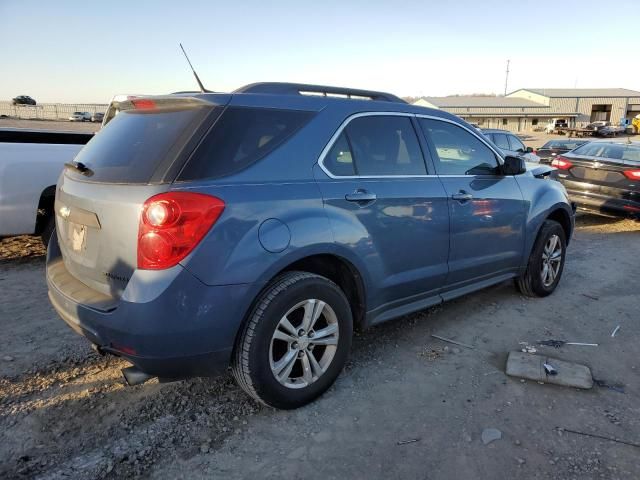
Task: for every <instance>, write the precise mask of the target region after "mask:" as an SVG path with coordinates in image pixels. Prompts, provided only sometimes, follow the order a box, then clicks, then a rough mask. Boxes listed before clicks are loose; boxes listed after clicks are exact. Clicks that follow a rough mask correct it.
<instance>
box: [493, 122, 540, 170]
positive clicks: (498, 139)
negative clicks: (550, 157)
mask: <svg viewBox="0 0 640 480" xmlns="http://www.w3.org/2000/svg"><path fill="white" fill-rule="evenodd" d="M481 132H482V134H483V135H484V136H485V137H487V138H488V139H489V140H491V141H492V142H493V143H494V144H495V145H496V146H497V147H498V148H499V149H500V150H502V151H503V152H504V154H505V155H515V156H518V155H520V156H522V157H524V158H525V159H526V160H527V162H533V163H539V162H540V157H538V156H537V155H536V153H535V152H534V151H533V148H531V147H525V146H524V143H522V141H521V140H520V139H519V138H518V137H517V136H515V135H514V134H513V133H511V132H510V131H508V130H499V129H497V128H483V129H482V130H481Z"/></svg>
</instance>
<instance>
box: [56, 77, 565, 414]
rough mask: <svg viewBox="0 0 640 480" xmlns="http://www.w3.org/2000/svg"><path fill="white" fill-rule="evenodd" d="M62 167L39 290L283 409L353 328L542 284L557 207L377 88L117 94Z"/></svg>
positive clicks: (553, 255)
mask: <svg viewBox="0 0 640 480" xmlns="http://www.w3.org/2000/svg"><path fill="white" fill-rule="evenodd" d="M116 107H117V110H118V111H119V113H118V115H117V116H115V117H114V118H113V119H112V120H111V121H110V122H109V123H108V125H106V127H105V128H103V129H102V130H101V131H100V132H99V133H98V134H97V135H95V137H94V138H93V139H92V140H91V141H90V142H89V143H88V144H87V145H86V147H84V148H83V150H82V151H81V152H80V153H79V154H78V156H77V157H76V159H75V161H74V162H72V163H69V164H68V165H67V166H66V168H65V170H64V171H63V173H62V174H61V176H60V179H59V182H58V185H57V191H56V200H55V212H56V231H57V235H54V236H52V239H51V242H50V245H49V250H48V258H47V281H48V285H49V297H50V299H51V302H52V304H53V306H54V307H55V309H56V310H57V311H58V313H59V314H60V316H61V317H62V318H63V319H64V320H65V321H66V323H67V324H69V326H70V327H71V328H73V329H74V330H76V331H77V332H78V333H80V334H82V335H84V336H85V337H86V338H88V339H89V340H90V341H91V342H92V343H93V344H94V345H95V348H96V349H97V350H98V351H99V352H102V353H109V354H114V355H118V356H121V357H124V358H126V359H127V360H129V361H130V362H131V363H132V364H133V366H132V367H129V368H126V369H124V371H123V373H124V374H125V377H126V379H127V381H128V382H129V383H130V384H136V383H141V382H143V381H145V380H146V379H148V378H151V377H160V378H162V379H179V378H184V377H189V376H196V375H212V374H216V373H218V372H220V371H223V370H225V369H226V368H227V367H229V366H231V369H232V370H233V373H234V375H235V378H236V379H237V381H238V383H239V384H240V385H241V386H242V388H244V390H246V391H247V392H248V393H249V394H250V395H252V396H253V397H255V398H256V399H257V400H259V401H261V402H263V403H265V404H267V405H271V406H274V407H278V408H295V407H298V406H301V405H304V404H305V403H308V402H310V401H311V400H313V399H314V398H316V397H318V396H319V395H320V394H322V393H323V392H324V391H325V390H327V388H329V386H330V385H331V384H332V383H333V382H334V381H335V379H336V377H337V376H338V375H339V373H340V371H341V370H342V368H343V366H344V364H345V362H346V360H347V357H348V354H349V350H350V346H351V339H352V334H353V329H354V328H366V327H369V326H371V325H374V324H377V323H380V322H383V321H386V320H389V319H392V318H395V317H398V316H401V315H405V314H407V313H409V312H413V311H416V310H421V309H424V308H427V307H429V306H432V305H435V304H438V303H441V302H443V301H446V300H450V299H452V298H456V297H459V296H461V295H464V294H466V293H469V292H472V291H475V290H478V289H481V288H484V287H487V286H489V285H492V284H495V283H498V282H503V281H505V280H507V279H515V280H516V284H517V286H518V287H519V289H520V291H521V292H522V293H524V294H526V295H532V296H546V295H549V294H550V293H552V292H553V291H554V289H555V288H556V286H557V285H558V282H559V280H560V277H561V275H562V269H563V265H564V260H565V251H566V247H567V243H568V242H569V238H570V237H571V233H572V229H573V223H574V211H573V208H572V206H571V204H570V203H569V201H568V199H567V195H566V192H565V189H564V188H563V186H562V185H561V184H560V183H558V182H557V181H555V180H553V175H552V172H553V169H552V168H551V167H548V166H535V168H534V169H533V170H532V169H530V168H528V167H527V165H526V164H525V163H524V160H523V159H521V158H519V157H509V156H507V157H503V154H502V153H501V152H500V150H499V149H498V148H497V147H495V146H494V145H493V144H492V143H491V142H489V141H488V140H487V139H486V138H485V137H484V136H482V134H481V133H479V132H478V131H477V130H476V129H474V128H473V127H471V126H470V125H468V124H467V123H465V122H464V121H462V120H461V119H459V118H458V117H455V116H453V115H450V114H448V113H446V112H442V111H438V110H431V109H426V108H422V107H417V106H412V105H409V104H407V103H405V102H404V101H402V100H401V99H399V98H397V97H395V96H393V95H390V94H385V93H381V92H371V91H364V90H353V89H345V88H334V87H321V86H315V85H298V84H286V83H258V84H253V85H249V86H246V87H243V88H241V89H239V90H237V91H235V92H233V93H231V94H218V93H211V94H209V93H203V94H199V93H184V94H178V95H168V96H158V97H144V98H135V97H130V98H128V99H126V100H122V102H120V103H119V104H118V105H116Z"/></svg>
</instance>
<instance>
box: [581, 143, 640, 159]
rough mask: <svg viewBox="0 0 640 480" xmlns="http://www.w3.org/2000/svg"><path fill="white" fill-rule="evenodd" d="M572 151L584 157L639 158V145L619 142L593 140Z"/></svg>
mask: <svg viewBox="0 0 640 480" xmlns="http://www.w3.org/2000/svg"><path fill="white" fill-rule="evenodd" d="M572 153H574V154H576V155H584V156H585V157H599V158H608V159H612V160H631V161H638V160H640V146H638V145H633V144H631V145H625V144H619V143H605V142H593V143H587V144H586V145H582V146H581V147H579V148H576V149H575V150H574V151H573V152H572Z"/></svg>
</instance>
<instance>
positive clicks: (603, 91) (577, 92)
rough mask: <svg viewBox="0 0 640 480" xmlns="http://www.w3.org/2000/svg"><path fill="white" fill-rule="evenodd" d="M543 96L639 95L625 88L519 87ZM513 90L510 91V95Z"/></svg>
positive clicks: (639, 95) (639, 94) (639, 93)
mask: <svg viewBox="0 0 640 480" xmlns="http://www.w3.org/2000/svg"><path fill="white" fill-rule="evenodd" d="M521 90H526V91H527V92H532V93H537V94H538V95H543V96H545V97H550V98H554V97H570V98H576V97H640V92H638V91H636V90H629V89H627V88H520V89H518V90H516V91H515V92H518V91H521ZM515 92H511V93H510V94H509V95H512V94H513V93H515Z"/></svg>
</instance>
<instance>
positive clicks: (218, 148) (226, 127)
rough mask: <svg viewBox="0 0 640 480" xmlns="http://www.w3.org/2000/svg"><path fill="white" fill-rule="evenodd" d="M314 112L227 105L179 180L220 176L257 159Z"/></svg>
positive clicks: (242, 167) (291, 132) (277, 144)
mask: <svg viewBox="0 0 640 480" xmlns="http://www.w3.org/2000/svg"><path fill="white" fill-rule="evenodd" d="M312 116H313V112H307V111H301V110H279V109H272V108H246V107H229V108H227V109H226V110H225V111H224V113H223V114H222V115H221V116H220V118H219V119H218V121H217V122H216V123H215V125H214V126H213V128H212V129H211V131H210V132H209V133H208V134H207V136H206V138H205V139H204V140H203V142H202V144H201V145H200V146H199V147H198V149H197V150H196V152H195V153H194V155H193V157H192V158H191V160H189V163H188V164H187V165H186V166H185V168H184V170H183V171H182V173H181V174H180V175H179V177H178V180H199V179H205V178H219V177H223V176H227V175H231V174H233V173H236V172H239V171H240V170H243V169H245V168H247V167H248V166H250V165H252V164H253V163H255V162H257V161H258V160H260V159H261V158H262V157H264V156H265V155H267V154H268V153H269V152H271V151H273V150H274V149H275V148H277V147H278V146H279V145H281V144H282V143H283V142H285V141H286V140H287V139H288V138H289V137H290V136H291V135H292V134H293V133H295V132H296V131H297V130H298V129H299V128H300V127H302V126H303V125H304V124H305V123H306V122H307V121H308V120H309V119H310V118H311V117H312Z"/></svg>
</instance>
